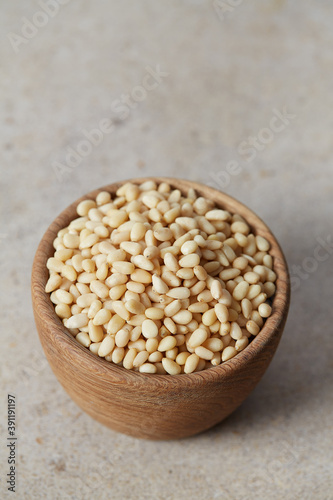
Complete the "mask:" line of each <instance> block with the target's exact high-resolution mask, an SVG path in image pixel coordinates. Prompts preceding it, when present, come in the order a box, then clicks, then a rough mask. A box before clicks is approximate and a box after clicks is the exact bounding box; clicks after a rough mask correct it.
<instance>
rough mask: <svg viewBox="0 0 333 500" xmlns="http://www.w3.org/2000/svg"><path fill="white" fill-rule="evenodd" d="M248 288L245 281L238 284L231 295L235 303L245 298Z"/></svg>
mask: <svg viewBox="0 0 333 500" xmlns="http://www.w3.org/2000/svg"><path fill="white" fill-rule="evenodd" d="M249 287H250V285H249V284H248V282H247V281H241V282H240V283H238V285H237V286H236V287H235V288H234V291H233V293H232V296H233V298H234V299H235V300H237V301H241V300H243V299H244V298H245V297H246V294H247V292H248V291H249Z"/></svg>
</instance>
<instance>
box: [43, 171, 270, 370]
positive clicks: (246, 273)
mask: <svg viewBox="0 0 333 500" xmlns="http://www.w3.org/2000/svg"><path fill="white" fill-rule="evenodd" d="M77 213H78V216H79V217H78V218H76V219H74V220H73V221H71V222H70V224H69V225H68V227H65V228H63V229H60V230H59V231H58V233H57V237H56V239H55V240H54V242H53V245H54V248H55V252H54V255H53V256H52V257H50V258H49V259H48V261H47V268H48V269H49V279H48V281H47V283H46V286H45V291H46V293H49V294H50V299H51V302H53V304H54V306H55V312H56V314H57V315H58V316H59V317H60V318H61V319H62V320H63V324H64V325H65V326H66V327H67V328H68V330H69V332H70V333H71V334H72V335H73V336H75V338H76V339H77V341H78V342H79V343H81V344H82V345H83V346H85V347H87V348H89V349H90V350H91V352H92V353H93V354H95V355H98V356H100V357H104V358H105V359H106V361H108V362H112V363H115V364H118V365H120V366H123V367H125V368H126V369H133V368H134V369H135V371H140V372H141V373H147V374H152V373H158V374H166V373H167V374H172V375H174V374H179V373H182V372H184V373H193V372H198V371H200V370H203V369H205V368H209V367H212V366H217V365H219V364H220V363H221V362H222V363H223V362H225V361H227V360H228V359H231V358H232V357H233V356H235V355H236V354H237V352H239V351H241V350H243V349H245V348H246V346H247V345H248V344H249V342H250V341H251V339H252V338H253V337H254V336H256V335H258V333H259V332H260V329H261V328H262V327H263V325H264V322H265V319H266V318H268V317H269V316H270V315H271V313H272V308H271V305H270V304H269V303H268V302H267V299H269V298H271V297H273V295H274V293H275V291H276V286H275V284H274V283H275V281H276V280H277V275H276V273H275V271H274V269H273V267H274V261H273V258H272V256H271V255H270V254H269V253H268V252H269V250H270V243H269V242H268V241H267V240H266V239H265V238H264V237H262V236H260V235H255V234H254V233H253V232H252V231H251V228H250V226H249V225H248V224H247V222H246V221H245V220H244V219H243V218H242V217H241V216H240V215H238V214H231V213H229V212H228V211H227V210H223V208H220V207H218V206H216V205H215V204H214V202H212V201H211V200H207V199H205V198H204V197H201V196H197V194H196V192H195V191H194V190H193V189H190V190H189V191H188V193H187V195H183V194H182V193H181V191H180V190H179V189H172V188H171V186H170V185H169V184H168V183H166V182H164V183H160V184H159V185H157V183H156V182H154V181H147V182H144V183H143V184H141V185H136V184H133V183H130V182H127V183H124V184H123V185H121V186H120V187H119V188H118V189H117V193H116V195H115V196H112V197H111V194H110V193H108V192H107V191H101V192H100V193H99V194H98V195H97V197H96V200H84V201H82V202H80V203H79V204H78V206H77Z"/></svg>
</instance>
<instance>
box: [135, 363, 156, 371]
mask: <svg viewBox="0 0 333 500" xmlns="http://www.w3.org/2000/svg"><path fill="white" fill-rule="evenodd" d="M139 372H140V373H156V372H157V368H156V366H155V365H154V364H152V363H144V364H143V365H141V366H140V367H139Z"/></svg>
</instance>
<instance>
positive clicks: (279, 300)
mask: <svg viewBox="0 0 333 500" xmlns="http://www.w3.org/2000/svg"><path fill="white" fill-rule="evenodd" d="M147 180H154V181H155V182H157V183H161V182H168V183H169V184H170V185H171V187H172V188H177V189H180V191H182V192H183V193H186V192H187V190H188V189H189V188H194V189H195V190H196V192H197V194H199V195H200V196H204V197H206V198H209V199H211V200H213V201H214V202H215V203H216V205H217V206H219V207H221V208H224V209H226V210H229V211H230V212H231V213H239V214H240V215H241V216H242V217H244V219H245V220H246V221H247V222H248V223H249V225H250V226H251V228H252V230H253V231H254V233H255V234H256V235H261V236H263V237H265V238H266V239H267V240H268V241H269V242H270V244H271V250H270V254H271V255H272V257H273V259H274V271H275V272H276V274H277V280H276V293H275V296H274V297H273V301H272V307H273V310H272V315H271V316H270V317H269V318H268V319H267V320H266V321H265V324H264V326H263V328H262V329H261V331H260V333H259V334H258V335H257V336H256V337H255V338H254V339H253V340H252V341H251V342H250V343H249V345H248V346H247V347H246V348H245V349H244V350H243V351H241V352H240V353H238V354H237V355H236V356H235V357H234V358H232V359H230V360H229V361H226V362H223V363H222V364H221V365H218V366H216V367H212V368H209V369H205V370H203V371H201V372H195V373H191V374H181V375H178V376H169V375H157V374H149V375H148V374H142V373H139V372H132V371H130V370H126V369H125V368H123V367H120V366H117V365H115V364H113V363H110V362H107V361H105V360H104V359H101V358H98V357H97V356H96V355H94V354H92V353H91V352H90V351H89V349H87V348H85V347H83V346H82V345H80V344H79V343H78V342H77V341H76V340H75V339H74V338H73V337H72V335H71V334H70V333H69V332H68V330H67V329H66V328H65V327H64V325H63V324H62V322H61V320H60V318H58V316H57V315H56V314H55V311H54V306H53V304H52V302H51V300H50V298H49V294H47V293H46V292H45V291H44V289H45V284H46V282H47V279H48V269H47V268H46V262H47V259H48V258H49V257H51V256H52V255H53V253H54V248H53V240H54V239H55V238H56V235H57V232H58V231H59V230H60V229H62V228H64V227H66V226H67V225H68V224H69V222H70V221H71V220H73V219H74V218H75V217H76V216H77V214H76V207H77V205H78V203H79V202H80V201H82V200H84V199H92V198H95V197H96V195H97V194H98V193H99V192H100V191H109V192H110V193H111V194H112V195H114V194H115V193H116V191H117V189H118V188H119V187H120V186H121V185H122V184H124V182H133V183H137V184H141V183H143V182H145V181H147ZM289 294H290V284H289V275H288V269H287V264H286V261H285V258H284V256H283V253H282V250H281V248H280V246H279V244H278V242H277V241H276V239H275V237H274V235H273V234H272V233H271V231H270V230H269V228H268V227H267V226H266V224H265V223H264V222H263V221H262V220H261V219H260V218H259V217H258V216H257V215H255V214H254V213H253V212H252V211H251V210H250V209H249V208H247V207H246V206H245V205H243V204H242V203H240V202H239V201H237V200H235V199H234V198H232V197H230V196H228V195H226V194H224V193H221V192H220V191H218V190H215V189H212V188H210V187H207V186H204V185H202V184H198V183H195V182H192V181H187V180H182V179H175V178H163V177H154V178H138V179H129V180H128V181H123V182H118V183H114V184H110V185H107V186H104V187H102V188H100V189H96V190H94V191H92V192H90V193H88V194H86V195H85V196H83V197H81V198H80V199H78V200H76V201H75V202H74V203H72V204H71V205H70V206H69V207H67V208H66V209H65V210H64V211H63V212H62V213H61V214H60V215H59V216H58V217H57V218H56V219H55V220H54V221H53V222H52V224H51V225H50V227H49V228H48V229H47V231H46V233H45V234H44V236H43V238H42V240H41V242H40V245H39V247H38V249H37V252H36V256H35V260H34V264H33V271H32V296H33V303H34V307H35V315H37V316H38V318H39V320H40V321H41V322H42V323H43V324H44V325H45V328H47V330H48V332H47V335H50V336H52V338H53V340H54V341H55V342H56V343H58V344H59V345H61V346H62V352H63V355H64V356H66V350H67V349H70V351H71V353H72V354H71V355H73V354H74V356H75V357H76V358H77V360H78V362H79V363H81V364H82V363H83V364H84V365H85V366H87V369H90V370H92V371H102V372H104V371H105V370H107V371H108V373H109V375H110V376H111V377H112V379H114V381H115V382H119V381H121V380H123V379H124V377H126V380H127V381H130V382H131V383H133V384H134V385H141V384H147V383H154V384H158V385H159V384H164V383H165V382H166V380H167V383H168V384H169V385H171V386H175V387H176V386H177V387H178V386H179V385H182V386H186V385H188V384H191V383H192V382H193V381H194V380H196V381H197V382H198V381H199V382H200V383H204V382H205V381H206V382H209V381H210V380H215V379H216V378H219V377H221V376H222V377H223V375H225V374H228V373H230V372H231V371H233V370H237V368H239V367H240V366H241V365H243V364H244V363H245V364H246V363H248V362H250V361H251V360H253V359H254V358H255V357H256V356H257V354H258V353H259V352H260V351H262V350H263V349H264V348H265V345H267V344H268V343H269V342H270V341H271V339H272V337H274V335H277V334H278V331H279V329H280V327H281V325H282V324H283V323H284V321H285V318H286V316H287V312H288V307H289ZM46 325H48V326H46Z"/></svg>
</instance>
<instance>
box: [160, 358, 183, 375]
mask: <svg viewBox="0 0 333 500" xmlns="http://www.w3.org/2000/svg"><path fill="white" fill-rule="evenodd" d="M162 365H163V368H164V370H165V371H166V372H167V373H169V375H178V374H179V373H180V372H181V367H180V366H179V365H178V364H177V363H176V362H175V361H173V360H172V359H168V358H163V359H162Z"/></svg>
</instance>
